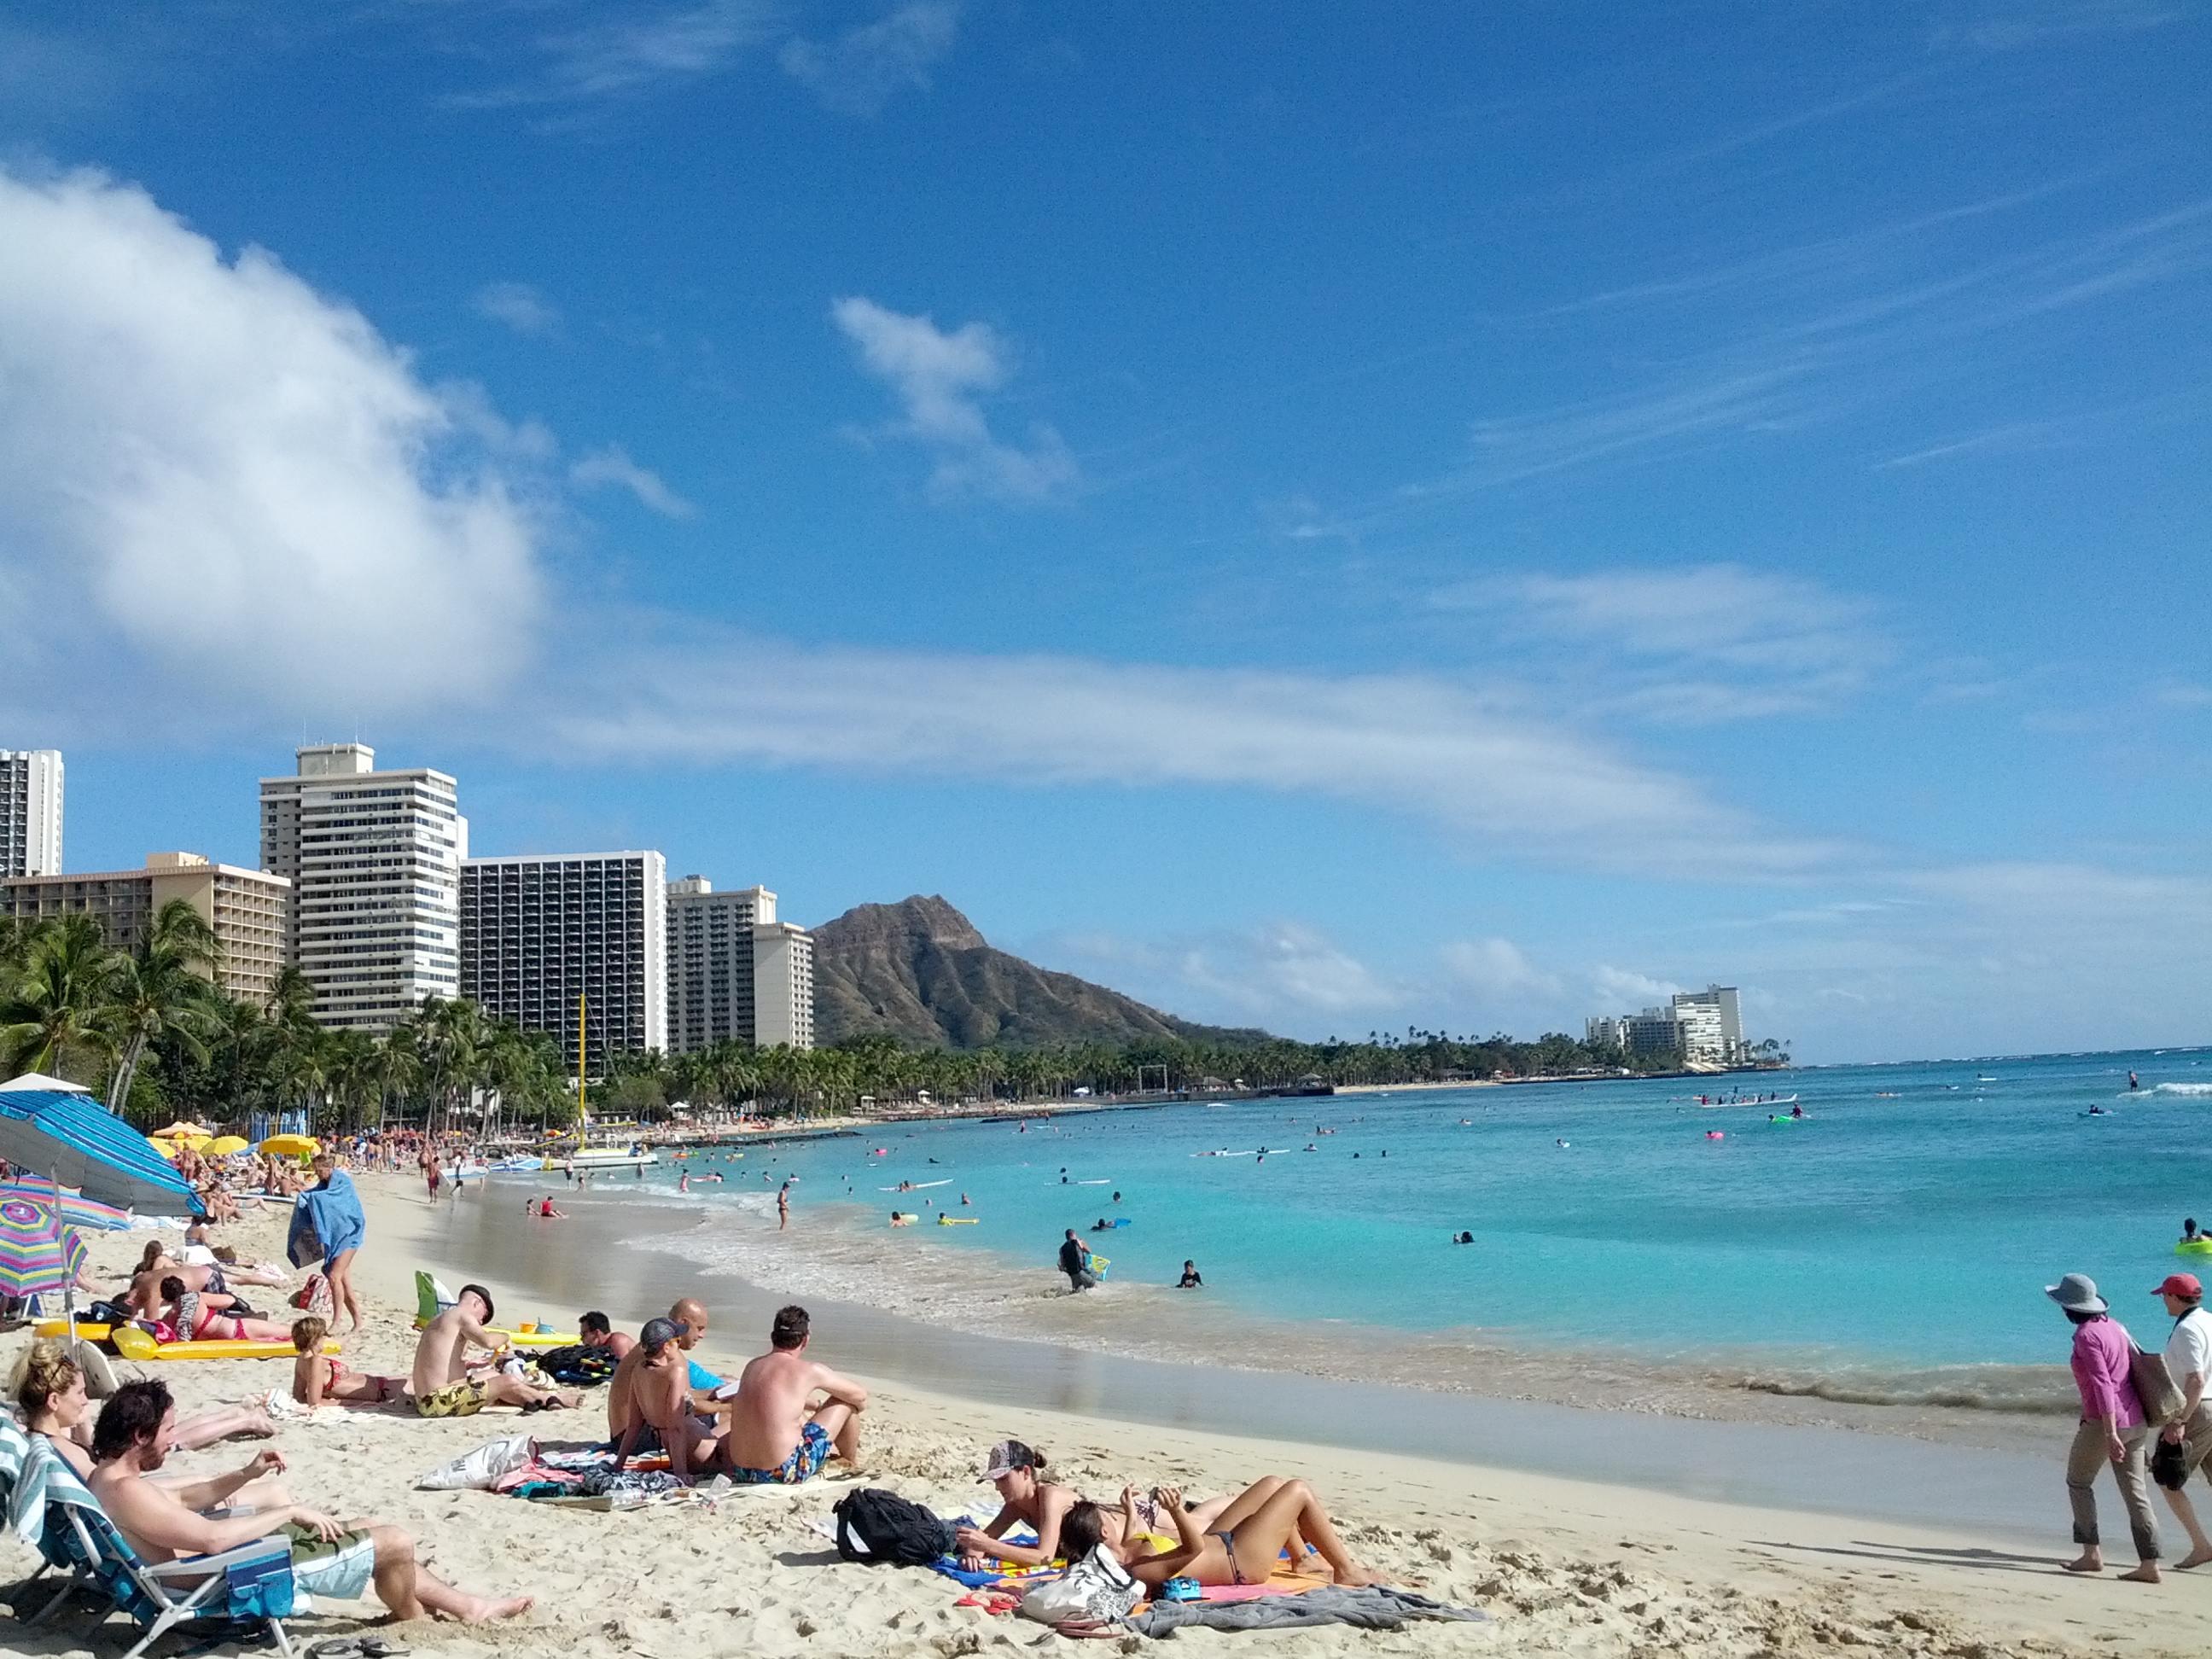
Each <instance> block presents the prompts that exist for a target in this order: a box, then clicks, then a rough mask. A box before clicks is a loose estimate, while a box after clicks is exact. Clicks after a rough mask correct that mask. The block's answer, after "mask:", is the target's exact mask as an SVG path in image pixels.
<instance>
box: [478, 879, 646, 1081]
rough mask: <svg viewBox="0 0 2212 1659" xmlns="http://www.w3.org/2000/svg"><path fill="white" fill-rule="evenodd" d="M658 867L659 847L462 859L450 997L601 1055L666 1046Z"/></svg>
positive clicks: (571, 1050)
mask: <svg viewBox="0 0 2212 1659" xmlns="http://www.w3.org/2000/svg"><path fill="white" fill-rule="evenodd" d="M667 888H668V866H667V861H666V860H664V859H663V858H662V857H661V855H660V854H658V853H644V852H631V853H580V854H563V855H561V856H558V857H547V856H534V855H526V856H520V857H515V858H496V859H470V860H466V861H465V863H463V864H462V866H461V890H460V892H461V901H460V904H461V952H460V964H461V965H460V987H461V988H460V994H461V995H463V996H465V997H466V998H468V999H469V1000H471V1001H472V1002H474V1003H475V1004H476V1005H477V1006H478V1007H480V1008H482V1009H483V1011H484V1012H485V1013H486V1014H488V1015H490V1016H491V1017H492V1018H496V1019H506V1020H512V1021H513V1023H514V1024H517V1025H519V1026H520V1027H521V1028H522V1029H523V1030H526V1031H550V1032H551V1033H553V1034H554V1035H555V1036H558V1037H559V1038H560V1039H561V1044H562V1051H563V1053H564V1054H565V1055H566V1063H567V1064H568V1066H571V1067H573V1066H574V1065H575V1064H576V1061H577V1052H576V1050H577V1036H576V1030H577V1014H578V1009H577V1000H578V999H579V998H584V999H587V1002H586V1013H585V1025H584V1043H585V1046H586V1048H588V1049H589V1050H590V1054H591V1057H592V1060H593V1061H594V1062H595V1063H596V1064H598V1065H599V1066H604V1065H605V1056H606V1055H607V1054H609V1053H611V1052H628V1053H638V1052H641V1051H643V1050H645V1049H648V1048H658V1049H664V1050H665V1048H667V1047H668V955H667V952H668V925H667V921H666V916H665V909H666V905H667Z"/></svg>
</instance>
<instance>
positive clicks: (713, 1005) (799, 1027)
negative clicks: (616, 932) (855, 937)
mask: <svg viewBox="0 0 2212 1659" xmlns="http://www.w3.org/2000/svg"><path fill="white" fill-rule="evenodd" d="M733 1038H734V1039H736V1040H738V1041H739V1042H750V1043H752V1044H753V1045H755V1046H756V1047H757V1048H775V1047H776V1046H778V1045H779V1044H782V1045H785V1046H787V1047H790V1048H812V1047H813V1046H814V941H813V939H811V938H810V937H809V936H808V935H807V933H806V930H805V928H803V927H794V926H793V924H791V923H790V922H779V921H777V920H776V919H775V894H774V893H771V892H769V890H768V889H767V888H765V887H744V888H739V889H738V890H735V891H732V892H722V893H718V892H716V891H715V890H714V884H713V883H712V882H710V881H708V879H707V878H705V877H704V876H686V877H684V878H683V879H682V880H680V881H672V882H671V883H669V884H668V1052H669V1053H670V1054H696V1053H697V1052H698V1051H699V1050H700V1049H702V1048H712V1047H713V1046H714V1044H715V1043H717V1042H728V1041H730V1040H732V1039H733Z"/></svg>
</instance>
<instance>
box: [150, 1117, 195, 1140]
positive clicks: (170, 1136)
mask: <svg viewBox="0 0 2212 1659" xmlns="http://www.w3.org/2000/svg"><path fill="white" fill-rule="evenodd" d="M208 1138H209V1137H208V1131H206V1130H205V1129H203V1128H201V1127H200V1126H199V1125H198V1124H197V1123H188V1122H183V1121H179V1122H176V1123H172V1124H171V1125H170V1126H169V1127H167V1128H166V1129H156V1130H155V1131H154V1133H152V1134H150V1135H149V1136H147V1139H149V1140H205V1139H208Z"/></svg>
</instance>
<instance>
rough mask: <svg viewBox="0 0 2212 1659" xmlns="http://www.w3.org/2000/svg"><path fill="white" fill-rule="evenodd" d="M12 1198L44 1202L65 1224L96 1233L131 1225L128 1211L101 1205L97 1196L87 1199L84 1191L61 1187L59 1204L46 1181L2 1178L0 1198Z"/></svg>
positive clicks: (122, 1229)
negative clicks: (57, 1211)
mask: <svg viewBox="0 0 2212 1659" xmlns="http://www.w3.org/2000/svg"><path fill="white" fill-rule="evenodd" d="M10 1198H24V1199H28V1200H30V1201H31V1202H32V1203H33V1204H45V1205H48V1206H52V1207H54V1208H57V1209H58V1210H59V1212H60V1213H61V1218H62V1225H64V1226H65V1227H88V1228H91V1229H92V1230H93V1231H95V1232H111V1233H119V1232H121V1231H124V1229H125V1228H126V1227H128V1226H130V1225H131V1216H130V1213H129V1212H127V1211H124V1210H118V1209H117V1208H116V1207H115V1206H113V1205H112V1204H102V1203H101V1202H100V1200H97V1199H91V1198H87V1197H86V1196H85V1195H84V1194H82V1193H73V1192H70V1190H69V1189H68V1188H63V1189H62V1194H61V1200H60V1202H59V1203H58V1205H57V1204H56V1203H55V1200H54V1192H53V1188H51V1187H49V1186H48V1185H46V1183H45V1182H35V1183H34V1182H27V1181H0V1200H7V1199H10Z"/></svg>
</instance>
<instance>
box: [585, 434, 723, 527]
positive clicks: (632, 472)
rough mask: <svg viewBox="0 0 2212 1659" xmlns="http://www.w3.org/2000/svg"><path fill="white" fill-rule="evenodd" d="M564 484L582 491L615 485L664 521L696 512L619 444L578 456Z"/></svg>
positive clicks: (686, 517)
mask: <svg viewBox="0 0 2212 1659" xmlns="http://www.w3.org/2000/svg"><path fill="white" fill-rule="evenodd" d="M568 481H569V483H573V484H576V485H578V486H580V488H583V489H596V488H598V487H599V486H600V485H603V484H618V485H620V486H621V487H622V488H623V489H627V490H629V493H630V494H631V495H635V496H636V497H637V499H638V501H639V502H640V503H641V505H643V506H646V507H650V508H652V509H653V511H654V512H655V513H659V514H660V515H661V516H662V517H664V518H669V519H689V518H691V517H693V516H695V515H696V513H698V511H699V509H698V508H697V507H694V506H693V505H692V504H691V503H690V501H685V500H684V497H682V496H681V495H678V494H677V493H676V492H675V491H674V490H672V489H670V488H669V487H668V486H667V485H666V484H665V483H662V482H661V480H660V477H659V474H657V473H654V472H651V471H647V469H646V468H644V467H641V466H640V465H638V464H637V463H636V462H635V461H634V460H632V459H630V458H629V453H628V452H626V451H625V450H624V449H623V447H622V446H621V445H620V444H609V445H608V446H607V447H605V448H604V449H595V450H593V451H592V452H591V453H589V454H587V455H585V456H582V457H580V459H578V460H577V461H576V462H575V464H574V465H572V466H571V467H569V469H568Z"/></svg>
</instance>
